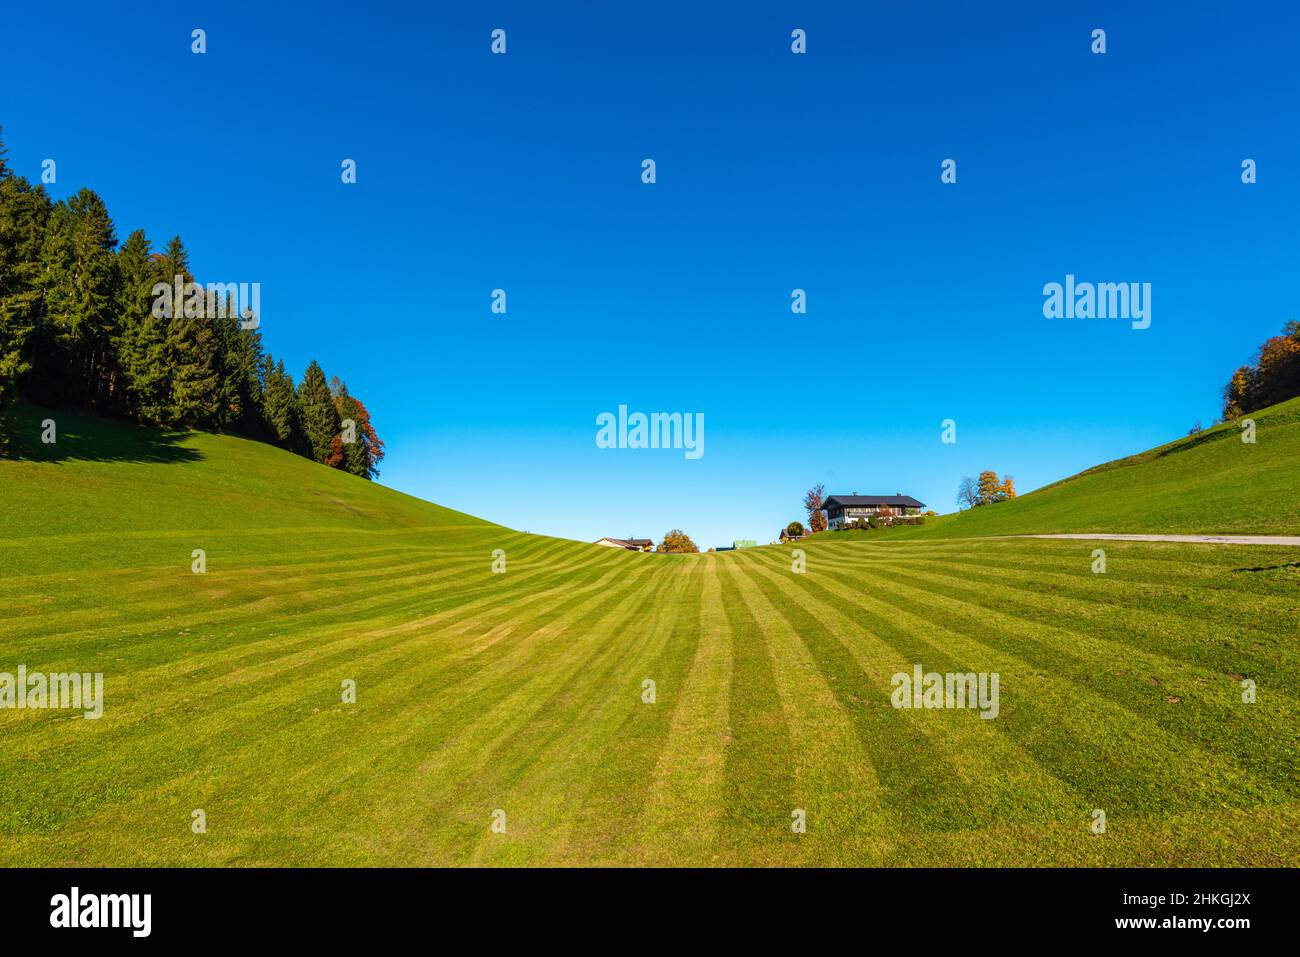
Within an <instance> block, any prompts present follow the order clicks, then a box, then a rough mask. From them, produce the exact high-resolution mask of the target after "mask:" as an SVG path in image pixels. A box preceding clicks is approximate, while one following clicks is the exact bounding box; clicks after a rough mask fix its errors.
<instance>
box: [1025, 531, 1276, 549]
mask: <svg viewBox="0 0 1300 957" xmlns="http://www.w3.org/2000/svg"><path fill="white" fill-rule="evenodd" d="M1011 537H1012V538H1082V539H1090V538H1092V539H1105V540H1106V541H1111V542H1191V543H1193V544H1204V545H1297V546H1300V535H1107V534H1103V533H1100V532H1098V533H1097V534H1094V535H1082V534H1070V535H1064V534H1062V535H1013V536H1011Z"/></svg>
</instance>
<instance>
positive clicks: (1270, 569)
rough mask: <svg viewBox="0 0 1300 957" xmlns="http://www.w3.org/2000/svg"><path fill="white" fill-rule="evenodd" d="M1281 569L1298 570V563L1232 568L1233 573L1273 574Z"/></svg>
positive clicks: (1299, 563) (1299, 564) (1299, 565)
mask: <svg viewBox="0 0 1300 957" xmlns="http://www.w3.org/2000/svg"><path fill="white" fill-rule="evenodd" d="M1283 568H1300V562H1287V563H1286V564H1285V565H1258V566H1256V567H1255V568H1234V569H1233V571H1234V572H1274V571H1279V570H1280V569H1283Z"/></svg>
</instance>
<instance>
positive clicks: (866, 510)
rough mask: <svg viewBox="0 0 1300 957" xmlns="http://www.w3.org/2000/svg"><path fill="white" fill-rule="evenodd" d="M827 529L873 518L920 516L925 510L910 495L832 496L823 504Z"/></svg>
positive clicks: (889, 518) (922, 504)
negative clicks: (922, 510)
mask: <svg viewBox="0 0 1300 957" xmlns="http://www.w3.org/2000/svg"><path fill="white" fill-rule="evenodd" d="M822 508H824V509H825V510H826V527H827V528H830V529H837V528H843V527H844V526H845V525H848V524H849V523H850V522H853V521H854V520H856V519H864V520H865V519H868V518H871V517H873V516H874V517H876V518H881V519H885V520H892V519H893V518H894V517H895V516H903V515H920V514H921V509H923V508H925V503H924V502H918V501H917V500H916V499H914V498H912V496H910V495H832V496H830V497H829V498H827V499H825V500H824V501H823V502H822Z"/></svg>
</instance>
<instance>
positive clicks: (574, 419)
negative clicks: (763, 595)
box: [0, 2, 1300, 546]
mask: <svg viewBox="0 0 1300 957" xmlns="http://www.w3.org/2000/svg"><path fill="white" fill-rule="evenodd" d="M178 6H181V5H158V4H140V3H129V2H122V3H113V4H108V5H104V4H87V3H73V4H68V5H65V6H62V7H60V8H59V10H58V11H57V12H52V11H51V9H50V8H47V7H45V6H41V5H39V4H18V5H11V6H10V8H9V9H8V10H7V11H6V14H5V18H4V23H5V30H4V33H3V35H0V123H2V124H3V125H4V132H5V138H6V142H7V145H8V147H9V150H10V157H9V159H10V162H11V164H12V165H13V166H14V167H15V168H16V169H17V170H19V171H20V172H22V173H24V174H25V175H27V176H28V177H29V178H32V179H36V178H38V177H39V175H40V164H41V160H42V159H44V158H47V157H48V158H54V159H56V160H57V163H58V183H57V184H56V185H55V186H54V187H52V189H51V192H52V193H53V195H55V196H56V197H63V196H67V195H69V194H70V193H72V192H73V191H75V190H76V189H78V188H80V187H82V186H90V187H92V188H94V189H95V190H97V191H98V192H99V193H100V194H101V195H102V196H103V197H104V199H105V201H106V202H107V203H108V206H109V209H110V211H111V212H112V214H113V216H114V218H115V221H116V223H117V227H118V232H119V235H120V236H121V237H125V235H126V234H127V232H129V231H130V230H131V229H133V228H135V227H144V228H145V229H146V230H147V232H148V234H149V236H150V238H151V239H152V240H153V241H154V243H155V245H157V244H159V243H161V242H163V241H165V240H166V238H168V237H170V236H171V235H172V234H174V233H178V232H179V233H180V234H181V236H182V238H183V239H184V240H185V242H186V244H187V246H188V248H189V250H190V254H191V260H192V263H193V264H194V266H195V270H196V273H197V274H198V276H199V279H200V280H203V281H247V282H254V281H255V282H260V283H261V284H262V306H263V332H264V337H265V342H266V345H267V347H268V348H269V349H270V350H271V351H272V352H274V353H275V354H277V355H282V356H284V358H285V359H286V360H287V362H288V364H289V365H290V367H291V368H292V371H293V372H294V374H295V377H297V376H300V375H301V373H302V370H303V368H304V367H305V366H306V364H307V362H308V360H309V359H311V358H313V357H315V358H318V359H319V360H320V361H321V363H322V365H323V366H324V368H325V371H326V373H327V374H334V373H337V374H339V375H341V376H342V377H343V378H344V379H346V381H347V382H348V384H349V386H350V387H351V389H352V391H353V392H355V393H356V394H357V395H359V396H360V397H361V398H362V399H363V401H365V402H366V403H367V405H368V406H369V407H370V409H371V411H372V414H373V415H374V418H375V421H376V424H377V426H378V429H379V431H380V434H381V436H383V437H384V438H385V439H386V440H387V443H388V452H389V456H388V460H387V461H386V462H385V463H384V467H383V474H382V477H381V481H382V482H383V483H385V484H387V485H391V486H393V487H395V488H398V489H402V490H403V491H407V492H411V493H413V494H415V495H419V496H421V497H424V498H428V499H431V500H433V501H435V502H439V503H442V504H445V505H449V506H452V507H454V508H458V509H463V510H465V511H468V512H471V513H474V514H477V515H481V516H484V517H486V518H490V519H493V520H495V521H499V522H502V523H504V524H507V525H510V526H513V527H516V528H521V529H527V530H530V531H534V532H545V533H549V534H553V535H560V536H565V537H571V538H579V539H594V538H596V537H598V536H600V535H606V534H608V535H620V536H621V535H630V534H635V535H638V536H645V537H654V538H656V539H657V538H658V537H659V536H661V535H662V534H663V533H664V532H665V531H666V530H667V529H668V528H670V527H673V526H680V527H681V528H683V529H685V530H686V531H687V532H688V533H690V534H691V535H692V536H693V537H695V539H696V540H697V541H698V542H699V543H700V544H701V546H709V545H718V544H724V543H729V542H730V541H731V540H733V539H736V538H757V539H759V540H764V541H765V540H769V539H771V538H772V537H774V536H775V534H776V532H777V530H778V529H779V528H780V527H781V526H782V525H784V524H785V523H786V522H788V521H790V520H791V519H794V518H801V517H802V516H801V513H800V510H799V502H800V499H801V497H802V494H803V492H804V490H805V489H806V488H808V487H809V486H810V485H811V484H813V483H815V482H818V481H820V482H824V483H825V485H826V488H827V491H828V492H855V491H856V492H860V493H863V494H866V493H894V492H896V491H901V492H904V493H906V494H911V495H914V496H916V497H918V498H920V499H922V500H923V501H925V502H927V503H928V504H930V505H931V506H932V507H935V508H936V509H937V510H939V511H950V510H951V509H952V507H953V497H954V493H955V491H956V487H957V483H958V481H959V479H960V478H961V477H962V476H963V475H973V474H975V473H976V472H977V471H978V470H980V469H983V468H993V469H996V470H998V471H999V472H1010V473H1011V474H1013V475H1014V476H1015V477H1016V479H1017V483H1018V485H1019V487H1020V489H1021V491H1022V492H1023V491H1028V490H1030V489H1033V488H1035V487H1036V486H1039V485H1042V484H1046V483H1048V482H1051V481H1053V480H1055V479H1058V478H1061V477H1063V476H1065V475H1068V474H1071V473H1073V472H1075V471H1077V470H1079V469H1081V468H1085V467H1087V466H1089V465H1093V464H1095V463H1097V462H1101V461H1104V460H1107V459H1111V458H1114V457H1117V456H1120V455H1124V454H1128V453H1130V452H1133V451H1137V450H1140V449H1144V448H1147V447H1150V446H1152V445H1155V444H1158V443H1160V442H1164V441H1167V440H1169V439H1171V438H1173V437H1175V436H1177V435H1180V434H1182V433H1185V432H1186V431H1187V429H1188V428H1189V427H1190V426H1191V425H1192V423H1193V422H1194V421H1196V420H1197V419H1200V420H1201V421H1203V422H1204V423H1206V424H1208V423H1209V422H1210V421H1211V420H1212V419H1213V418H1214V417H1215V415H1216V413H1217V411H1218V404H1219V403H1218V395H1219V391H1220V388H1221V386H1222V385H1223V383H1224V382H1225V381H1226V379H1227V378H1228V376H1229V374H1230V373H1231V371H1232V370H1233V368H1235V367H1236V366H1237V365H1238V364H1240V363H1241V362H1243V361H1245V360H1247V359H1248V358H1249V356H1250V354H1251V352H1252V351H1253V349H1254V348H1255V346H1256V345H1257V344H1258V343H1259V342H1260V341H1261V340H1263V339H1264V338H1265V337H1267V336H1269V335H1272V334H1274V333H1276V332H1277V330H1278V329H1279V327H1280V326H1281V325H1282V323H1283V322H1284V321H1285V320H1286V319H1288V318H1291V317H1295V316H1296V315H1297V293H1298V290H1297V281H1296V280H1297V276H1298V275H1300V261H1298V259H1297V248H1298V247H1300V244H1298V243H1297V231H1298V230H1300V215H1298V214H1300V203H1298V202H1297V200H1298V198H1300V185H1298V184H1300V133H1298V130H1297V127H1298V125H1300V124H1297V117H1300V57H1297V55H1296V42H1297V37H1300V13H1297V12H1296V11H1297V7H1296V5H1295V4H1291V3H1287V4H1280V3H1279V4H1276V5H1272V4H1251V5H1249V6H1248V7H1240V6H1236V5H1231V4H1226V3H1225V4H1221V5H1217V9H1215V8H1211V7H1209V6H1201V5H1197V4H1172V3H1171V4H1163V5H1156V4H1146V3H1143V4H1131V3H1111V4H1069V5H1065V4H1046V3H1041V2H1034V3H1024V4H1015V5H1012V4H992V5H986V4H971V3H937V4H936V3H928V4H871V5H864V4H857V3H854V4H849V3H845V4H839V5H830V4H820V3H818V4H812V5H810V4H807V3H790V2H787V3H780V4H773V3H744V4H735V5H725V6H724V5H714V4H701V3H690V4H676V3H653V4H650V5H613V4H609V5H596V4H577V3H574V4H559V5H556V4H537V3H519V4H492V3H485V4H457V5H442V4H430V3H418V4H417V3H404V4H387V3H371V4H347V5H345V6H340V7H339V8H338V11H337V12H335V13H330V12H328V11H318V10H316V9H311V8H307V7H305V6H304V8H303V9H302V10H299V11H297V12H291V11H285V10H281V9H278V7H279V5H278V4H270V3H264V2H262V3H254V4H245V3H226V2H222V3H210V4H202V3H200V4H186V5H184V6H185V7H186V8H187V9H177V7H178ZM616 6H617V7H618V9H615V7H616ZM1067 6H1068V7H1069V9H1068V10H1064V9H1057V8H1062V7H1067ZM605 7H608V9H604V8H605ZM1135 7H1141V8H1142V9H1132V8H1135ZM196 27H201V28H203V29H205V30H206V31H207V42H208V52H207V54H205V55H203V56H196V55H194V54H192V53H191V52H190V43H191V40H190V31H191V30H192V29H194V28H196ZM496 27H501V28H504V29H506V30H507V43H508V47H507V49H508V52H507V54H506V55H505V56H494V55H492V54H491V53H490V51H489V43H490V37H489V34H490V32H491V30H492V29H493V28H496ZM796 27H800V28H804V29H806V30H807V32H808V53H807V54H806V55H804V56H796V55H794V54H792V53H791V52H790V49H789V44H790V39H789V36H790V31H791V30H792V29H794V28H796ZM1095 27H1101V28H1104V29H1105V30H1106V31H1107V47H1108V52H1107V53H1106V54H1105V55H1104V56H1098V55H1094V54H1092V53H1091V52H1090V50H1089V47H1090V42H1091V41H1090V33H1091V31H1092V29H1093V28H1095ZM345 157H350V158H354V159H356V160H357V162H358V180H359V181H358V183H357V184H356V185H355V186H345V185H343V184H342V183H340V178H339V171H340V170H339V164H340V162H341V161H342V160H343V159H344V158H345ZM646 157H650V158H653V159H655V161H656V162H657V165H658V182H657V183H656V184H654V185H653V186H647V185H644V184H642V183H641V180H640V172H641V161H642V160H643V159H644V158H646ZM945 158H953V159H955V160H956V161H957V164H958V167H957V170H958V182H957V184H956V185H953V186H946V185H943V184H941V183H940V179H939V174H940V163H941V161H942V160H944V159H945ZM1245 158H1252V159H1255V160H1256V161H1257V162H1258V170H1259V182H1258V183H1257V184H1256V185H1253V186H1245V185H1243V184H1242V183H1241V179H1240V165H1241V161H1242V160H1243V159H1245ZM1066 273H1073V274H1075V275H1076V276H1077V277H1079V279H1080V280H1092V281H1114V282H1119V281H1137V282H1150V283H1151V284H1152V300H1153V301H1152V306H1153V316H1152V325H1151V328H1150V329H1147V330H1145V331H1134V330H1132V329H1130V328H1129V325H1128V324H1127V323H1115V322H1112V323H1106V322H1096V321H1094V322H1087V321H1084V320H1055V321H1053V320H1048V319H1045V318H1044V317H1043V314H1042V303H1043V295H1042V287H1043V284H1044V283H1047V282H1051V281H1057V282H1060V281H1062V280H1063V279H1064V276H1065V274H1066ZM497 287H501V288H504V289H505V290H506V291H507V295H508V313H507V314H506V315H505V316H498V315H493V314H492V313H491V312H490V310H489V304H490V292H491V290H492V289H494V288H497ZM796 287H800V288H804V289H806V290H807V293H808V313H807V315H804V316H798V315H793V314H792V313H791V311H790V308H789V304H790V292H791V290H792V289H794V288H796ZM619 404H626V405H628V406H629V407H630V408H631V409H633V410H642V411H647V412H650V411H688V412H703V413H704V414H705V436H706V443H705V455H704V457H703V458H702V459H700V460H698V461H688V460H686V459H685V458H684V457H683V455H682V453H681V452H680V451H636V450H621V451H620V450H601V449H598V448H596V445H595V433H596V424H595V419H596V416H597V414H598V413H600V412H604V411H614V410H616V409H617V407H618V405H619ZM946 418H952V419H955V420H956V421H957V423H958V441H957V443H956V444H955V445H943V444H941V442H940V423H941V421H942V420H944V419H946Z"/></svg>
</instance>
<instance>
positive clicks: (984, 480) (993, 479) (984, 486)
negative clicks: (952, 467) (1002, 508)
mask: <svg viewBox="0 0 1300 957" xmlns="http://www.w3.org/2000/svg"><path fill="white" fill-rule="evenodd" d="M1015 497H1016V480H1015V479H1014V478H1012V477H1011V476H1010V475H1008V476H1005V477H1004V478H998V473H997V472H995V471H993V470H992V469H985V470H984V471H983V472H980V475H979V478H978V479H973V478H969V477H968V478H964V479H962V480H961V484H960V485H959V486H958V487H957V507H958V508H975V507H976V506H979V505H993V504H995V503H997V502H1005V501H1006V500H1007V499H1011V498H1015Z"/></svg>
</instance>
